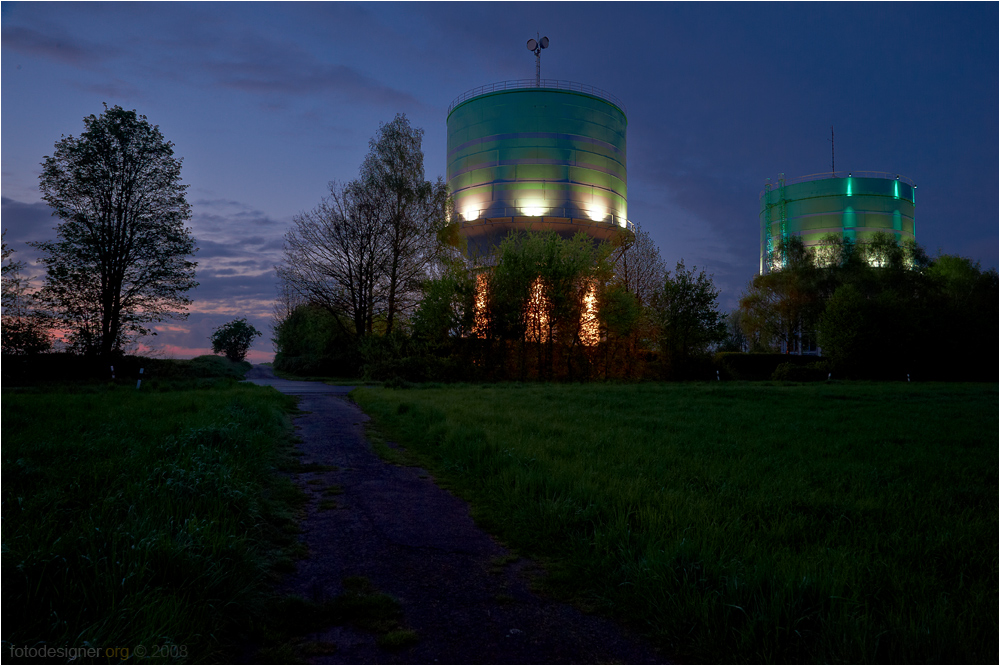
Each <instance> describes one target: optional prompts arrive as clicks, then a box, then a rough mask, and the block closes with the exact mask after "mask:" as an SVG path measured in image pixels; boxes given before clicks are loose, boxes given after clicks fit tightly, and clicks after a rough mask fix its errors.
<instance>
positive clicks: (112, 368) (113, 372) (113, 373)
mask: <svg viewBox="0 0 1000 666" xmlns="http://www.w3.org/2000/svg"><path fill="white" fill-rule="evenodd" d="M114 378H115V366H111V379H114Z"/></svg>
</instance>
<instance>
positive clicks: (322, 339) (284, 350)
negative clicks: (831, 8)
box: [274, 305, 360, 377]
mask: <svg viewBox="0 0 1000 666" xmlns="http://www.w3.org/2000/svg"><path fill="white" fill-rule="evenodd" d="M347 325H348V322H343V321H338V320H337V318H336V317H334V315H332V314H330V313H329V312H328V311H327V310H325V309H323V308H321V307H319V306H316V305H301V306H299V307H297V308H295V310H293V311H292V313H291V314H290V315H288V317H286V318H285V319H284V320H283V321H282V322H281V324H279V325H278V326H277V327H276V328H275V331H274V333H275V337H274V342H275V346H276V349H277V353H276V354H275V356H274V369H275V370H279V371H281V372H288V373H291V374H293V375H302V376H309V375H312V376H341V377H343V376H353V375H356V374H357V373H358V370H359V366H360V359H359V357H358V343H357V341H356V340H355V338H354V336H352V335H350V334H349V333H347V332H346V326H347Z"/></svg>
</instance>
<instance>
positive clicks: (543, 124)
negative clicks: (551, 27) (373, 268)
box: [447, 37, 634, 255]
mask: <svg viewBox="0 0 1000 666" xmlns="http://www.w3.org/2000/svg"><path fill="white" fill-rule="evenodd" d="M548 45H549V40H548V38H547V37H542V38H541V39H540V40H537V41H536V40H534V39H531V40H528V49H529V50H530V51H532V52H534V54H535V58H536V70H535V79H534V80H531V79H522V80H516V81H502V82H500V83H493V84H490V85H486V86H481V87H479V88H475V89H473V90H470V91H468V92H466V93H464V94H462V95H460V96H459V97H458V98H457V99H456V100H455V101H454V102H452V103H451V106H450V107H449V108H448V158H447V159H448V167H447V177H448V186H449V187H450V189H451V193H452V196H453V197H454V200H455V211H456V213H457V215H458V223H459V228H460V231H461V233H462V235H463V236H464V237H465V239H466V240H467V241H468V247H469V253H470V254H471V255H484V254H489V253H490V251H491V249H492V248H493V247H495V246H496V245H498V244H499V242H500V241H501V240H503V238H504V237H505V236H506V235H507V234H508V233H510V232H511V231H512V230H529V229H530V230H534V231H555V232H557V233H558V234H559V235H560V236H563V237H566V238H569V237H572V236H573V235H575V234H576V233H577V232H580V231H582V232H584V233H586V234H587V235H589V236H590V237H592V238H594V239H595V240H598V241H610V242H623V241H628V240H629V239H631V238H632V237H633V231H634V228H633V225H632V224H631V223H630V222H629V221H628V204H627V176H626V150H625V134H626V129H627V127H628V117H627V115H626V111H625V106H624V104H622V103H621V101H619V100H618V99H617V98H616V97H614V96H613V95H611V94H609V93H607V92H605V91H603V90H600V89H598V88H594V87H593V86H588V85H584V84H581V83H573V82H568V81H556V80H552V79H542V78H541V71H540V69H541V51H542V49H545V48H547V47H548Z"/></svg>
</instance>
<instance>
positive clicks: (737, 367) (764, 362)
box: [715, 352, 816, 381]
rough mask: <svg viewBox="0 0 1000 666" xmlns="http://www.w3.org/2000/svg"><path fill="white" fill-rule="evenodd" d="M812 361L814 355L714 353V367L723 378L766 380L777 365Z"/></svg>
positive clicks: (814, 359)
mask: <svg viewBox="0 0 1000 666" xmlns="http://www.w3.org/2000/svg"><path fill="white" fill-rule="evenodd" d="M813 363H816V357H815V356H798V355H792V354H745V353H742V352H719V353H718V354H716V355H715V367H716V369H717V370H718V371H719V374H720V375H721V376H722V377H723V378H724V379H740V380H756V381H760V380H766V379H771V378H772V377H773V375H774V372H775V371H776V370H777V369H778V366H779V365H782V364H789V365H795V366H804V365H809V364H813Z"/></svg>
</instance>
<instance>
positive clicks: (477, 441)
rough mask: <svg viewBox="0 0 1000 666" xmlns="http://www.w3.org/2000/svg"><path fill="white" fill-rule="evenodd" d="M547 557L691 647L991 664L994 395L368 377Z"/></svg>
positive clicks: (390, 422) (360, 397) (369, 405)
mask: <svg viewBox="0 0 1000 666" xmlns="http://www.w3.org/2000/svg"><path fill="white" fill-rule="evenodd" d="M352 395H353V396H354V397H355V399H356V400H357V402H358V403H359V404H360V405H361V406H362V407H363V408H364V409H365V410H366V411H367V412H368V413H370V414H372V415H374V416H375V417H376V421H377V423H378V424H380V425H381V426H382V427H384V428H386V429H387V430H388V432H389V434H390V435H391V436H393V437H395V438H397V439H398V440H399V441H400V442H401V443H403V444H405V445H407V446H409V447H410V448H411V450H412V451H414V452H415V453H416V454H417V455H418V456H419V457H420V458H421V459H422V461H423V462H424V463H425V464H427V465H428V466H429V467H431V468H432V469H433V470H434V471H435V473H436V474H437V475H438V476H439V477H440V478H442V479H443V480H444V481H445V482H446V483H447V484H448V485H449V486H450V487H452V488H453V489H455V490H456V491H457V492H459V493H460V494H461V495H463V496H464V497H466V498H467V499H469V500H470V501H471V503H472V506H473V512H474V515H475V517H476V518H477V520H478V521H479V522H480V524H482V525H484V526H485V527H487V528H488V529H490V530H491V531H493V532H494V533H496V534H498V535H499V536H500V537H501V538H502V539H504V540H505V541H506V542H507V543H509V544H510V545H511V546H512V547H514V548H516V549H518V550H520V551H521V552H523V553H525V554H528V555H532V556H534V557H538V558H540V559H542V560H543V561H544V562H545V563H546V565H547V568H548V571H549V573H550V575H549V577H548V581H547V585H548V586H549V589H551V590H552V591H553V592H554V593H556V594H557V595H560V596H563V597H567V598H573V599H575V600H577V601H578V602H580V603H583V604H585V605H588V606H593V607H597V608H600V609H603V610H604V611H606V612H610V613H612V614H614V615H616V616H619V617H622V618H625V619H626V620H628V621H630V622H632V623H635V624H638V625H639V626H641V627H642V628H644V630H645V631H646V632H647V633H648V634H649V635H651V636H652V637H653V639H654V640H655V641H657V642H658V643H659V644H660V645H662V646H663V647H664V648H665V650H667V653H668V654H674V655H676V656H677V657H678V658H681V659H685V660H687V659H690V660H698V661H723V662H852V663H865V662H941V661H947V662H995V661H996V660H997V633H996V632H997V622H998V617H997V603H996V599H997V596H998V586H997V564H998V563H997V549H998V546H997V543H998V535H997V521H998V514H997V503H996V500H997V495H998V488H997V473H998V470H997V450H996V433H997V407H996V405H997V387H996V385H947V384H938V385H934V384H821V385H778V384H746V383H722V384H717V383H709V384H672V385H658V384H643V385H631V386H621V385H584V386H568V385H559V386H542V385H531V386H520V385H507V386H483V387H477V386H460V387H451V388H425V389H411V390H388V389H381V390H379V389H372V388H364V389H358V390H357V391H356V392H354V393H353V394H352Z"/></svg>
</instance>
